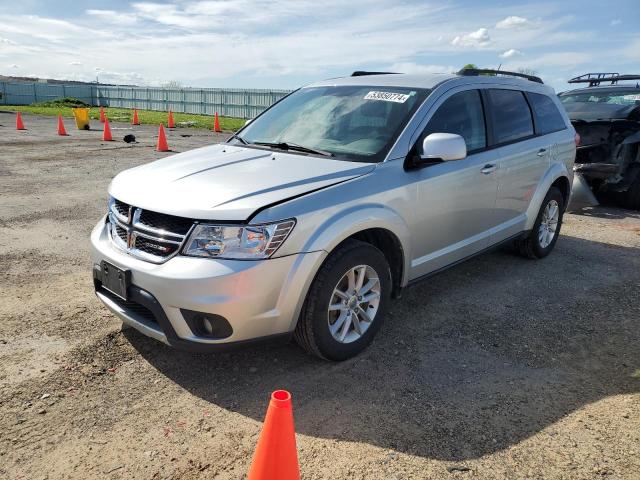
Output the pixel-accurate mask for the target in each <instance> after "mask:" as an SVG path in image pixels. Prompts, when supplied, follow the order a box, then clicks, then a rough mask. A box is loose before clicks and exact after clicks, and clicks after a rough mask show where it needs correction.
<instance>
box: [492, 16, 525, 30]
mask: <svg viewBox="0 0 640 480" xmlns="http://www.w3.org/2000/svg"><path fill="white" fill-rule="evenodd" d="M529 24H530V22H529V20H527V19H526V18H524V17H518V16H516V15H512V16H510V17H507V18H505V19H503V20H500V21H499V22H498V23H496V28H501V29H505V28H515V27H523V26H526V25H529Z"/></svg>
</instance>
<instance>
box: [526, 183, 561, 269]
mask: <svg viewBox="0 0 640 480" xmlns="http://www.w3.org/2000/svg"><path fill="white" fill-rule="evenodd" d="M563 214H564V197H563V196H562V192H560V190H558V189H557V188H556V187H551V188H550V189H549V191H548V192H547V196H546V197H545V198H544V201H543V202H542V205H541V207H540V211H539V212H538V216H537V217H536V221H535V223H534V224H533V229H532V230H531V231H530V232H529V233H528V234H527V235H526V236H525V237H524V238H522V239H520V240H517V241H516V247H517V248H518V250H519V252H520V254H521V255H523V256H525V257H528V258H534V259H537V258H544V257H546V256H547V255H549V254H550V253H551V250H553V247H554V246H555V245H556V241H557V240H558V236H559V235H560V227H561V226H562V215H563Z"/></svg>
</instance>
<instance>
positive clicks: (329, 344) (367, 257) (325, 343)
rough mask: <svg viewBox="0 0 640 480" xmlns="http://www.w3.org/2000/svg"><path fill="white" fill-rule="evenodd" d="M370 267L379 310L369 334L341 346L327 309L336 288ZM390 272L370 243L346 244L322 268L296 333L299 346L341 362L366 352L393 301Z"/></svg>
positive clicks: (309, 295) (353, 241) (312, 285)
mask: <svg viewBox="0 0 640 480" xmlns="http://www.w3.org/2000/svg"><path fill="white" fill-rule="evenodd" d="M359 265H368V266H370V267H371V268H373V270H375V272H376V273H377V275H378V279H379V281H380V302H379V304H378V310H377V313H376V315H375V317H374V318H373V321H372V322H371V324H370V326H369V327H368V328H367V330H366V331H365V332H364V333H363V334H362V336H361V337H360V338H358V339H357V340H355V341H353V342H351V343H341V342H339V341H338V340H336V339H335V338H334V337H333V335H332V334H331V332H330V330H329V320H328V312H327V309H328V307H329V302H330V301H331V299H332V297H333V291H334V288H336V285H338V283H339V282H340V280H341V279H342V278H343V277H344V275H345V274H346V273H347V272H348V271H349V270H350V269H352V268H354V267H356V266H359ZM391 282H392V280H391V270H390V268H389V264H388V262H387V260H386V258H385V256H384V255H383V254H382V252H381V251H380V250H378V249H377V248H376V247H374V246H373V245H371V244H369V243H365V242H361V241H358V240H347V241H346V242H344V243H343V244H342V245H341V246H339V247H338V248H337V249H336V250H334V251H333V252H332V253H331V255H329V257H328V258H327V259H326V260H325V262H324V264H323V265H322V266H321V267H320V270H319V271H318V273H317V275H316V277H315V279H314V280H313V283H312V284H311V287H310V288H309V292H308V294H307V298H306V300H305V303H304V305H303V307H302V311H301V312H300V317H299V319H298V325H297V326H296V330H295V332H294V338H295V340H296V342H297V343H298V344H299V345H300V346H301V347H302V348H304V349H305V350H306V351H307V352H309V353H311V354H313V355H316V356H318V357H320V358H324V359H327V360H333V361H341V360H346V359H348V358H351V357H353V356H355V355H357V354H358V353H360V352H361V351H362V350H364V349H365V348H366V347H367V345H369V343H371V341H372V340H373V337H374V336H375V334H376V332H377V331H378V330H379V329H380V326H381V325H382V321H383V319H384V316H385V314H386V310H387V307H388V305H389V302H390V300H391Z"/></svg>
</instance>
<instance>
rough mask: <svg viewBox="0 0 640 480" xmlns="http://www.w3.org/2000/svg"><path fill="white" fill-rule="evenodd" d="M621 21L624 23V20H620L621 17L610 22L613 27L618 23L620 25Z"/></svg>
mask: <svg viewBox="0 0 640 480" xmlns="http://www.w3.org/2000/svg"><path fill="white" fill-rule="evenodd" d="M621 23H622V20H620V19H619V18H614V19H613V20H611V21H610V22H609V25H611V26H612V27H615V26H617V25H620V24H621Z"/></svg>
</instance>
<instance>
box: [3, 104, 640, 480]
mask: <svg viewBox="0 0 640 480" xmlns="http://www.w3.org/2000/svg"><path fill="white" fill-rule="evenodd" d="M25 123H26V125H27V128H29V130H28V131H23V132H17V131H15V129H14V125H15V124H14V116H13V114H8V113H1V112H0V191H1V192H2V195H1V196H0V265H1V268H0V432H1V434H0V478H10V479H40V478H49V479H58V478H77V479H87V478H107V479H118V478H145V479H146V478H151V479H160V478H175V479H178V478H179V479H192V478H207V479H209V478H211V479H212V478H216V479H236V478H242V477H243V476H244V475H245V473H246V471H247V469H248V466H249V463H250V460H251V454H252V451H253V448H254V446H255V443H256V440H257V438H258V434H259V432H260V427H261V422H262V419H263V416H264V413H265V409H266V406H267V402H268V397H269V393H270V392H271V391H272V390H274V389H276V388H286V389H288V390H290V391H291V392H292V394H293V399H294V414H295V419H296V430H297V432H298V437H297V439H298V449H299V456H300V464H301V470H302V476H303V478H305V479H325V478H337V479H343V478H350V479H407V478H411V479H413V478H416V479H418V478H419V479H423V478H430V479H431V478H447V479H449V478H450V479H457V478H482V479H491V478H576V479H593V478H607V479H616V478H617V479H623V478H624V479H638V478H640V328H639V327H640V307H639V303H638V298H639V296H638V289H639V288H640V255H638V253H639V251H640V250H639V248H640V215H639V214H638V213H637V212H632V211H626V210H620V209H616V208H612V207H599V208H596V209H592V210H590V211H588V212H584V213H582V214H580V215H577V214H568V215H567V216H566V217H565V222H566V223H565V225H564V227H563V232H562V237H561V238H560V240H559V241H558V244H557V247H556V250H555V251H554V253H553V254H552V255H551V256H550V257H548V258H547V259H545V260H543V261H537V262H536V261H528V260H524V259H521V258H520V257H517V256H515V255H514V254H513V253H512V252H511V251H510V250H508V249H502V250H498V251H495V252H493V253H489V254H486V255H483V256H481V257H478V258H475V259H473V260H471V261H469V262H466V263H464V264H462V265H460V266H457V267H455V268H452V269H450V270H448V271H446V272H444V273H442V274H440V275H438V276H435V277H432V278H431V279H429V280H427V281H425V282H423V283H421V284H418V285H417V286H415V287H412V288H410V289H408V290H406V291H405V293H404V295H403V298H402V299H401V300H397V301H395V302H394V303H393V304H392V308H391V314H390V316H389V318H388V319H387V320H388V321H387V322H386V323H385V325H384V326H383V328H382V329H381V331H380V332H379V334H378V338H377V340H376V341H375V342H374V343H373V344H372V346H371V347H370V348H369V349H368V350H367V351H366V352H364V354H362V355H360V356H359V357H357V358H355V359H353V360H350V361H347V362H344V363H340V364H335V363H327V362H322V361H319V360H317V359H315V358H313V357H310V356H307V355H305V354H304V353H303V352H302V351H301V350H300V349H299V348H298V347H297V346H296V345H295V344H293V343H292V344H290V345H285V346H277V347H276V346H270V347H269V346H268V347H260V348H254V349H251V350H241V351H236V352H231V353H226V354H217V355H195V354H188V353H184V352H179V351H175V350H172V349H170V348H168V347H165V346H164V345H162V344H160V343H157V342H155V341H154V340H151V339H148V338H146V337H143V336H141V335H139V334H138V333H137V332H136V331H134V330H125V331H120V323H119V322H118V321H117V320H116V318H115V317H114V316H112V315H111V314H110V313H109V312H108V311H107V310H106V309H105V308H104V307H102V306H101V304H100V303H99V301H98V300H97V299H96V298H95V296H94V294H93V290H92V283H91V276H90V265H89V248H88V237H89V233H90V231H91V228H92V227H93V225H94V224H95V222H96V221H97V219H98V218H99V217H100V215H101V214H102V213H103V212H104V211H105V209H106V199H107V198H106V188H107V185H108V183H109V181H110V179H111V178H112V177H113V176H114V175H115V174H116V173H117V172H119V171H120V170H123V169H125V168H128V167H131V166H134V165H139V164H141V163H145V162H149V161H152V160H154V159H156V158H160V157H163V156H166V155H167V154H164V153H157V152H155V151H154V149H153V145H154V140H155V133H156V130H155V128H153V127H145V126H141V127H133V133H135V134H136V136H137V137H138V140H139V141H140V143H137V144H132V145H126V144H124V143H123V142H121V141H117V142H111V143H107V142H102V141H101V132H100V131H98V130H96V131H88V132H80V131H77V130H72V129H71V125H69V124H67V130H68V131H69V132H70V134H71V135H70V136H69V137H64V138H63V137H58V136H56V135H55V119H54V118H50V117H49V118H46V117H36V116H29V115H25ZM95 126H96V128H97V126H98V125H95ZM112 130H113V134H114V137H115V138H116V139H118V140H120V139H121V138H122V137H123V136H124V134H125V133H131V131H132V128H131V127H130V126H128V125H124V124H117V123H114V124H112ZM181 134H182V135H181ZM168 137H169V145H170V146H171V147H172V148H174V149H175V151H185V150H188V149H190V148H194V147H198V146H202V145H207V144H211V143H214V142H216V141H220V140H222V139H223V138H225V137H224V136H223V135H219V136H216V135H215V134H213V133H212V132H208V131H206V130H195V129H189V130H186V129H185V130H175V131H171V132H169V134H168Z"/></svg>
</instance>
